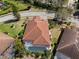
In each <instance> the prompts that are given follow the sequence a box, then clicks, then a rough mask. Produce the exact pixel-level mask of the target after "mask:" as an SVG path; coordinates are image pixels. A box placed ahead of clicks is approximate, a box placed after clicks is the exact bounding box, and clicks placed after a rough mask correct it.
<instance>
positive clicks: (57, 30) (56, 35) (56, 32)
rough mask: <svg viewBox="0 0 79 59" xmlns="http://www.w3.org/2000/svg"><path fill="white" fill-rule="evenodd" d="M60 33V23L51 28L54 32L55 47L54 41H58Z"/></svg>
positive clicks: (52, 39) (52, 40) (52, 32)
mask: <svg viewBox="0 0 79 59" xmlns="http://www.w3.org/2000/svg"><path fill="white" fill-rule="evenodd" d="M60 33H61V30H60V26H59V25H57V26H55V27H54V28H52V29H51V34H52V38H51V42H52V45H53V47H55V46H54V43H57V41H58V38H59V36H60Z"/></svg>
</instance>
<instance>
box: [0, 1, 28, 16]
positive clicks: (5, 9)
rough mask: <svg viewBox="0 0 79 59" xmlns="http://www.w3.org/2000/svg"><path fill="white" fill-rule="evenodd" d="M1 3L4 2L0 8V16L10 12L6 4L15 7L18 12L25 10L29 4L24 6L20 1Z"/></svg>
mask: <svg viewBox="0 0 79 59" xmlns="http://www.w3.org/2000/svg"><path fill="white" fill-rule="evenodd" d="M3 1H6V2H4V3H5V4H6V5H5V6H2V8H1V9H0V15H2V14H6V13H9V12H11V11H12V7H11V5H9V4H7V2H8V3H10V4H13V5H14V6H16V7H17V10H18V11H21V10H25V9H27V7H28V6H29V4H24V3H23V2H20V1H14V0H3Z"/></svg>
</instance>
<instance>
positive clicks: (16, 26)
mask: <svg viewBox="0 0 79 59" xmlns="http://www.w3.org/2000/svg"><path fill="white" fill-rule="evenodd" d="M24 22H25V20H24V19H22V20H20V21H17V22H12V23H0V31H1V32H6V33H8V35H10V36H12V37H16V36H17V35H18V33H19V32H20V31H22V30H24V26H23V23H24Z"/></svg>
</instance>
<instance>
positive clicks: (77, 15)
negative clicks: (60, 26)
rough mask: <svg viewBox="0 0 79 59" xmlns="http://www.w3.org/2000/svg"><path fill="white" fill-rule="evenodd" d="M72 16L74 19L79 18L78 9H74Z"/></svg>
mask: <svg viewBox="0 0 79 59" xmlns="http://www.w3.org/2000/svg"><path fill="white" fill-rule="evenodd" d="M73 16H74V18H75V19H79V11H76V12H75V13H74V14H73Z"/></svg>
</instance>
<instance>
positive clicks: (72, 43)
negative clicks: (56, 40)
mask: <svg viewBox="0 0 79 59" xmlns="http://www.w3.org/2000/svg"><path fill="white" fill-rule="evenodd" d="M72 44H74V43H71V44H67V45H65V46H63V47H60V48H58V49H57V50H61V49H63V48H66V47H68V46H70V45H72Z"/></svg>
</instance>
